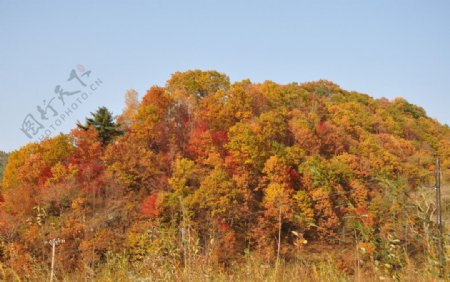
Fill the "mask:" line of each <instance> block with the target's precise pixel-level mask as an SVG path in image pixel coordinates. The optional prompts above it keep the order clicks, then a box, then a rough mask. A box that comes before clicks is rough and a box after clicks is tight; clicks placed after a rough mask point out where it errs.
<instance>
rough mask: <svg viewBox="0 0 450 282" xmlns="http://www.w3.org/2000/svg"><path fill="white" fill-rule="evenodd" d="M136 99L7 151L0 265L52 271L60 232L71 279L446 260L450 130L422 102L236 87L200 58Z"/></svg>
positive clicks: (267, 85) (64, 267) (61, 258)
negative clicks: (442, 215) (438, 195)
mask: <svg viewBox="0 0 450 282" xmlns="http://www.w3.org/2000/svg"><path fill="white" fill-rule="evenodd" d="M125 102H126V106H125V109H124V111H123V113H121V114H120V115H119V116H118V117H117V118H115V117H114V116H113V114H112V113H111V112H109V111H108V109H106V108H100V109H99V110H98V111H97V112H95V113H93V114H92V117H89V118H88V119H87V120H86V122H85V123H83V124H81V123H80V124H78V126H77V127H76V128H75V129H73V131H72V132H71V133H70V134H60V135H58V136H56V137H53V138H50V139H47V140H45V141H43V142H41V143H38V144H35V143H33V144H28V145H26V146H24V147H22V148H20V149H18V150H17V151H14V152H11V153H10V154H9V158H8V163H7V165H6V168H5V170H4V173H3V181H2V185H1V188H0V194H1V195H0V266H1V269H3V270H5V271H3V275H4V277H6V276H8V275H9V276H8V277H10V276H11V277H13V276H14V275H16V276H17V277H25V278H28V279H38V277H41V276H40V275H44V274H45V275H47V273H48V271H49V270H48V269H49V265H50V258H51V248H50V247H49V245H48V244H46V242H47V241H48V240H50V239H53V238H61V239H64V240H65V243H63V244H60V245H58V246H57V261H56V266H55V267H56V273H57V277H60V278H62V277H63V276H64V277H66V276H67V277H96V275H98V273H100V272H101V271H102V269H103V270H104V269H105V267H106V265H111V264H114V265H115V269H116V271H119V269H121V268H120V267H118V266H117V265H122V264H120V263H119V262H121V263H123V264H126V265H127V266H126V267H127V269H130V270H127V273H134V274H133V275H136V277H139V275H142V276H151V277H156V278H155V279H161V280H166V279H174V280H176V279H177V277H178V278H179V277H182V275H183V273H185V272H184V271H188V270H192V269H196V271H199V272H201V273H206V274H207V273H209V272H208V271H209V270H208V269H220V271H221V273H227V271H228V270H229V269H232V268H233V267H235V266H236V264H237V265H245V261H246V259H248V257H252V258H254V259H255V260H256V259H257V260H258V261H260V262H261V265H263V266H264V265H269V266H268V267H270V268H272V269H274V271H275V274H274V275H281V274H280V272H281V271H280V270H279V269H280V268H281V267H286V264H289V263H294V264H295V263H296V262H298V261H299V260H301V261H302V263H303V265H307V263H314V260H318V257H319V256H321V255H323V257H325V256H327V257H328V258H329V259H331V260H332V261H333V263H332V264H333V269H335V271H336V272H337V273H340V274H339V275H341V274H342V275H344V276H345V275H347V276H346V277H352V276H356V275H359V273H360V272H364V271H369V272H370V271H372V272H376V273H377V274H376V275H377V277H381V276H386V277H389V278H396V279H397V278H398V277H400V276H399V275H401V273H402V271H404V270H405V269H406V268H408V267H412V266H415V267H417V269H422V270H423V269H426V271H428V272H427V273H431V274H430V275H433V273H436V272H437V270H436V267H437V265H439V263H440V261H439V259H438V255H437V251H436V248H435V241H436V238H437V236H438V235H437V234H438V233H436V227H435V224H434V222H433V219H434V199H431V200H430V199H429V198H427V197H425V196H423V195H422V190H424V189H427V188H426V187H425V186H427V185H428V186H429V185H430V183H431V180H430V176H431V177H432V176H433V173H434V169H435V158H436V157H437V156H438V157H440V159H441V162H442V171H443V175H444V176H445V175H446V174H447V173H448V172H449V171H450V129H449V127H448V126H446V125H441V124H440V123H439V122H438V121H436V120H433V119H431V118H429V117H427V115H426V113H425V111H424V110H423V109H422V108H420V107H418V106H416V105H413V104H410V103H409V102H408V101H406V100H405V99H403V98H396V99H393V100H388V99H385V98H381V99H374V98H372V97H370V96H368V95H366V94H361V93H357V92H354V91H346V90H344V89H341V88H340V87H339V86H338V85H336V84H335V83H333V82H330V81H326V80H320V81H315V82H307V83H301V84H299V83H290V84H286V85H281V84H277V83H275V82H272V81H265V82H263V83H252V82H251V81H249V80H244V81H240V82H235V83H231V82H230V80H229V78H228V77H227V76H226V75H224V74H222V73H219V72H216V71H199V70H195V71H187V72H177V73H175V74H173V75H172V77H171V78H170V79H169V80H168V81H167V84H166V85H165V86H164V87H160V86H152V87H151V88H150V89H149V90H148V92H147V93H145V95H144V96H143V98H142V99H141V100H139V99H138V96H137V93H136V92H135V91H129V92H128V93H127V94H126V101H125ZM444 196H445V195H444ZM445 204H448V201H447V202H445V197H444V209H445V207H446V206H445ZM308 259H309V260H308ZM306 261H308V262H306ZM306 268H308V267H306ZM309 269H311V267H309ZM6 270H8V271H9V272H8V271H6ZM163 271H165V272H164V274H163ZM426 271H425V272H426ZM277 272H278V273H277ZM5 273H6V274H5ZM8 273H9V274H8ZM11 273H14V275H13V274H11ZM43 273H44V274H43ZM206 274H205V275H206ZM71 275H72V276H71ZM74 275H79V276H74ZM249 275H251V274H249ZM74 279H75V278H74ZM127 279H130V280H132V278H129V277H128V278H127ZM203 279H206V278H205V277H203ZM279 279H281V278H279ZM122 281H123V280H122Z"/></svg>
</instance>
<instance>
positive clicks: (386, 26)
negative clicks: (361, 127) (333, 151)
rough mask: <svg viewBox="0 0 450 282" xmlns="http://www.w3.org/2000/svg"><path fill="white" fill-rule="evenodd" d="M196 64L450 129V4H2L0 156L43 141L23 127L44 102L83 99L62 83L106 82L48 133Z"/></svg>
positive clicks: (3, 0) (387, 0) (9, 0)
mask: <svg viewBox="0 0 450 282" xmlns="http://www.w3.org/2000/svg"><path fill="white" fill-rule="evenodd" d="M77 65H83V66H84V68H85V70H90V71H91V73H90V76H89V77H87V76H84V77H80V79H82V81H83V82H84V83H85V84H86V85H87V87H85V88H83V87H82V85H80V84H79V82H77V81H76V80H75V79H74V80H71V81H67V79H68V78H69V74H70V72H71V70H72V69H75V70H76V72H77V74H78V75H81V74H82V73H83V72H82V71H83V69H82V68H81V67H79V68H76V67H77ZM188 69H204V70H207V69H214V70H218V71H221V72H224V73H226V74H228V75H229V76H230V78H231V80H232V81H239V80H242V79H246V78H249V79H251V80H252V81H254V82H262V81H264V80H273V81H275V82H279V83H288V82H292V81H296V82H305V81H311V80H318V79H321V78H324V79H329V80H332V81H334V82H335V83H337V84H339V85H341V87H343V88H344V89H347V90H356V91H359V92H362V93H367V94H369V95H371V96H374V97H387V98H389V99H392V98H395V97H398V96H402V97H405V98H407V99H408V100H409V101H410V102H412V103H415V104H419V105H420V106H422V107H424V108H425V110H426V111H427V113H428V114H429V115H430V116H431V117H433V118H437V119H438V120H439V121H440V122H442V123H447V124H449V123H450V90H449V85H448V84H447V83H448V81H449V80H450V1H433V0H428V1H425V0H423V1H414V0H405V1H401V0H397V1H392V0H370V1H369V0H367V1H364V0H354V1H352V0H330V1H321V0H314V1H313V0H309V1H261V0H260V1H244V0H241V1H206V0H205V1H168V0H164V1H163V0H161V1H120V2H119V1H112V0H108V1H45V0H41V1H17V0H0V95H1V96H0V97H1V100H0V121H1V122H0V150H6V151H11V150H14V149H17V148H19V147H20V146H22V145H24V144H26V143H27V142H29V141H30V140H36V138H37V137H36V136H38V135H39V134H40V133H42V132H43V130H41V132H40V133H39V134H38V135H36V136H34V135H32V134H30V131H28V133H29V134H30V135H32V136H33V138H34V139H29V138H28V137H27V136H26V135H25V133H24V132H22V131H21V130H20V128H22V125H23V122H24V120H25V118H26V116H27V115H28V114H32V115H33V117H34V118H35V120H36V121H39V120H40V117H41V116H40V114H39V112H38V110H37V106H43V101H44V100H46V102H47V103H48V101H52V103H51V104H50V105H53V108H54V109H55V111H56V112H58V115H60V114H61V113H62V112H64V110H67V109H66V108H65V107H67V106H70V105H71V104H72V103H74V102H73V101H72V100H74V99H75V97H76V95H74V96H68V95H62V96H61V97H62V98H64V99H65V102H66V103H67V104H66V106H65V107H64V106H63V105H62V101H61V100H59V99H57V98H56V99H54V100H51V99H52V98H55V97H57V94H56V93H55V87H56V86H57V85H60V86H61V88H63V89H64V91H69V90H71V91H75V90H80V91H84V90H85V89H88V88H89V87H90V86H91V85H93V83H94V82H93V81H94V80H96V79H97V78H100V80H101V81H102V83H101V84H99V85H97V86H98V87H94V88H95V91H92V89H91V90H90V92H89V93H87V94H88V97H87V98H86V100H82V103H79V105H78V108H77V109H76V110H73V112H72V113H69V114H68V115H69V116H68V117H65V118H64V121H60V122H59V123H58V126H55V125H54V127H55V128H56V130H52V133H51V134H52V135H53V134H54V133H55V132H59V131H62V132H68V131H69V130H70V129H71V128H73V127H74V126H75V124H76V121H77V120H81V121H83V120H84V118H85V117H86V116H87V115H88V114H89V112H90V111H95V110H96V109H97V108H98V107H99V106H107V107H108V108H110V109H111V110H112V111H113V112H114V113H115V114H118V113H120V111H121V110H122V108H123V105H124V103H123V98H124V93H125V92H126V90H127V89H130V88H134V89H136V90H137V91H138V92H139V94H140V97H142V96H143V95H144V94H145V92H146V90H147V89H149V88H150V86H152V85H154V84H158V85H164V84H165V81H166V80H167V79H168V78H169V76H170V74H171V73H173V72H175V71H178V70H188ZM77 83H78V84H77ZM80 93H81V92H80ZM77 95H80V94H77ZM70 99H72V100H71V101H69V100H70ZM50 116H51V118H53V112H52V111H51V110H50V109H49V108H48V111H47V117H50ZM57 117H59V116H57ZM51 118H49V120H47V122H48V123H50V124H53V121H52V119H51ZM27 121H28V122H29V121H30V120H27ZM30 124H34V125H36V124H35V123H30V122H29V123H28V125H30ZM41 124H42V125H43V127H44V128H48V126H49V125H48V124H44V123H41ZM26 128H28V129H30V127H26ZM34 129H35V130H37V129H39V127H34ZM35 132H36V131H31V133H33V134H34V133H35Z"/></svg>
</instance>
